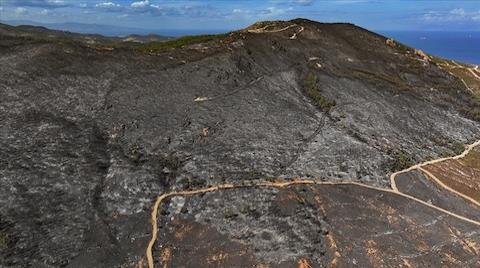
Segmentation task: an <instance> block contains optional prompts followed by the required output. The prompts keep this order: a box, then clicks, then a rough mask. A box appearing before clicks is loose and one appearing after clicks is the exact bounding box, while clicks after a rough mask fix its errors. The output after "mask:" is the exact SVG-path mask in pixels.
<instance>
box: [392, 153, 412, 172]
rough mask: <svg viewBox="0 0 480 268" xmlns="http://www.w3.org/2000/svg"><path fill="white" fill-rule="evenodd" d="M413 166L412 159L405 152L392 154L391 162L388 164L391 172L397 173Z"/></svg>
mask: <svg viewBox="0 0 480 268" xmlns="http://www.w3.org/2000/svg"><path fill="white" fill-rule="evenodd" d="M414 164H415V161H414V159H413V157H411V156H410V155H408V154H407V153H406V152H405V151H403V150H400V151H395V152H394V153H393V160H392V162H391V164H390V170H391V171H399V170H403V169H406V168H409V167H411V166H413V165H414Z"/></svg>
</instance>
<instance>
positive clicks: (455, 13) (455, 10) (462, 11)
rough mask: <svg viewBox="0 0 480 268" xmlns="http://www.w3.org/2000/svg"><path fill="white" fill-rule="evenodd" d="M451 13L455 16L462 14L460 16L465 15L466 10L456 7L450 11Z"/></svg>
mask: <svg viewBox="0 0 480 268" xmlns="http://www.w3.org/2000/svg"><path fill="white" fill-rule="evenodd" d="M450 14H452V15H454V16H460V17H465V15H466V12H465V10H464V9H463V8H455V9H452V10H451V11H450Z"/></svg>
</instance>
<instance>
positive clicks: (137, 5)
mask: <svg viewBox="0 0 480 268" xmlns="http://www.w3.org/2000/svg"><path fill="white" fill-rule="evenodd" d="M149 5H150V1H149V0H145V1H138V2H133V3H132V4H131V5H130V6H131V7H133V8H142V7H147V6H149Z"/></svg>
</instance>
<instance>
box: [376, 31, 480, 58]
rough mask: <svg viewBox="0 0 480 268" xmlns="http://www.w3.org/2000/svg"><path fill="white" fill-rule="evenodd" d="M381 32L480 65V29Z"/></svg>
mask: <svg viewBox="0 0 480 268" xmlns="http://www.w3.org/2000/svg"><path fill="white" fill-rule="evenodd" d="M380 34H382V35H384V36H387V37H391V38H393V39H395V40H397V41H399V42H401V43H403V44H405V45H408V46H410V47H414V48H418V49H421V50H423V51H424V52H427V53H429V54H432V55H435V56H439V57H442V58H446V59H451V60H457V61H461V62H464V63H470V64H478V65H480V31H479V32H443V31H435V32H426V31H421V32H420V31H419V32H414V31H386V32H380Z"/></svg>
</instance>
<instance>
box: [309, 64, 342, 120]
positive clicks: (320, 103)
mask: <svg viewBox="0 0 480 268" xmlns="http://www.w3.org/2000/svg"><path fill="white" fill-rule="evenodd" d="M304 91H305V94H306V95H307V96H308V97H309V98H310V99H312V101H313V103H314V104H315V106H317V107H318V108H319V109H320V110H322V111H323V112H325V113H328V112H330V111H331V110H332V108H333V107H335V105H336V102H335V100H331V99H329V98H327V97H325V96H323V95H322V94H321V93H320V90H319V88H318V80H317V77H316V76H315V75H314V74H313V73H309V74H308V75H307V77H306V79H305V84H304Z"/></svg>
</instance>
